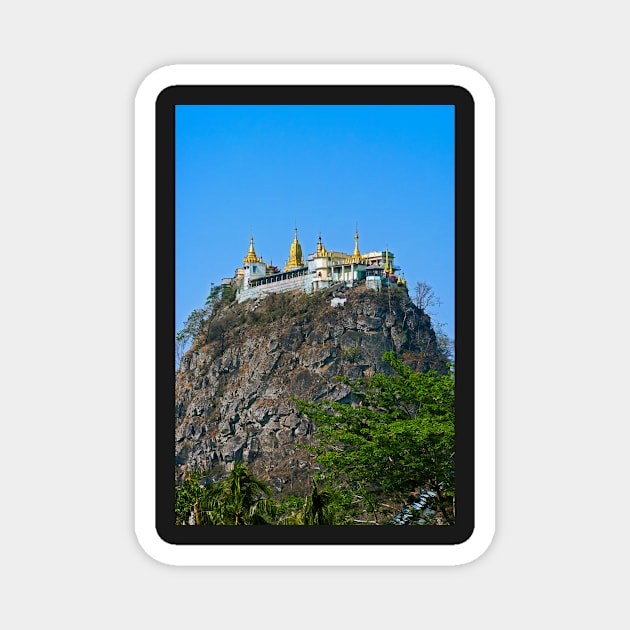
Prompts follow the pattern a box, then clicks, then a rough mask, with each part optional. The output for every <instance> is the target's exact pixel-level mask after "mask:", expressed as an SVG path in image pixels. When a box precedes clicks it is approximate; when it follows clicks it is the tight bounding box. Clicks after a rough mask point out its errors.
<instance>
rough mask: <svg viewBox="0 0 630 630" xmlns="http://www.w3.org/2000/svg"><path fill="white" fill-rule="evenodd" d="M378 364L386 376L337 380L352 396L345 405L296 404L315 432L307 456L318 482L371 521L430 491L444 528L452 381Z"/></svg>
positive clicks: (450, 484)
mask: <svg viewBox="0 0 630 630" xmlns="http://www.w3.org/2000/svg"><path fill="white" fill-rule="evenodd" d="M383 359H384V360H385V361H387V362H388V363H389V365H390V366H391V367H392V368H393V370H394V374H393V375H387V374H375V375H374V376H372V377H371V378H369V379H357V380H350V379H348V378H345V377H342V378H340V380H341V381H342V382H344V383H345V384H346V385H348V386H349V387H350V389H351V390H352V393H353V394H354V402H353V403H352V404H348V403H336V402H330V401H324V402H323V403H321V404H318V403H310V402H305V401H298V407H299V408H300V410H301V411H302V413H304V414H306V415H307V416H308V417H309V418H311V419H312V420H314V421H315V424H316V426H317V432H316V434H315V437H316V445H315V446H314V447H311V450H313V451H314V452H315V453H316V455H317V460H318V461H319V462H320V463H321V464H322V465H323V467H324V474H325V477H326V479H327V480H328V481H332V482H334V483H335V484H336V485H337V487H338V488H340V489H344V490H345V491H346V492H347V493H351V494H352V495H353V497H354V500H355V501H357V500H358V501H360V502H361V503H362V505H363V508H364V510H365V511H366V512H369V513H371V514H372V516H373V519H374V521H375V522H384V519H385V520H387V518H391V516H392V514H395V513H397V512H398V511H399V510H400V507H401V506H404V505H406V504H408V503H409V502H410V500H411V497H413V496H417V494H418V492H420V491H422V490H431V491H432V492H433V493H434V495H435V508H436V511H437V513H438V514H439V516H440V519H439V522H441V523H445V524H447V523H452V522H453V519H454V514H453V508H452V506H453V499H454V492H455V476H454V457H455V392H454V374H453V373H452V372H450V373H448V374H445V375H444V374H438V373H436V372H432V371H431V372H424V373H423V372H415V371H413V370H412V369H411V368H410V367H408V366H406V365H405V364H403V362H402V361H401V360H400V359H399V358H398V357H396V355H395V354H394V353H393V352H388V353H385V354H384V355H383ZM391 502H393V503H394V504H395V505H390V503H391ZM386 515H388V516H386Z"/></svg>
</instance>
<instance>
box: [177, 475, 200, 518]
mask: <svg viewBox="0 0 630 630" xmlns="http://www.w3.org/2000/svg"><path fill="white" fill-rule="evenodd" d="M200 481H201V475H200V474H199V473H198V472H192V473H191V474H190V475H188V476H187V477H186V479H184V481H183V482H182V483H181V484H180V485H179V486H177V487H176V488H175V524H176V525H191V524H195V521H196V513H197V507H198V505H199V502H200V501H201V500H202V499H203V497H204V496H205V495H206V494H207V489H206V488H205V487H204V486H202V485H201V483H200Z"/></svg>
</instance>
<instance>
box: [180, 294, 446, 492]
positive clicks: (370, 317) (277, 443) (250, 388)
mask: <svg viewBox="0 0 630 630" xmlns="http://www.w3.org/2000/svg"><path fill="white" fill-rule="evenodd" d="M335 298H339V299H337V300H335V302H336V303H337V305H336V306H332V305H331V302H332V300H333V299H335ZM344 300H345V302H344ZM388 350H395V351H396V352H397V353H398V355H399V356H401V358H403V360H404V361H405V362H406V363H407V364H409V365H411V366H412V367H414V369H418V370H426V369H429V368H433V369H438V370H442V369H444V364H445V360H444V357H443V355H442V353H441V352H440V350H439V348H438V345H437V343H436V338H435V334H434V332H433V330H432V328H431V322H430V318H429V317H428V316H427V315H426V314H424V313H423V312H422V311H421V310H420V309H418V308H417V307H416V306H415V305H414V304H413V302H412V301H411V299H410V298H409V296H408V294H407V290H406V289H405V288H404V287H391V288H389V289H384V290H383V291H382V292H379V293H377V292H375V291H372V290H371V289H366V288H365V286H361V285H360V286H358V287H355V288H345V289H344V288H336V289H335V288H333V289H331V290H327V291H319V292H316V293H313V294H304V293H299V292H297V293H281V294H273V295H269V296H267V297H265V298H264V299H258V300H252V301H248V302H243V303H242V304H238V303H236V302H235V301H231V302H230V301H229V300H228V299H226V298H224V299H223V300H221V301H220V302H219V303H218V304H217V307H216V308H215V310H214V313H213V315H212V316H211V317H210V318H209V321H208V323H207V326H206V327H205V329H204V332H203V334H202V335H201V336H200V337H199V338H198V339H197V341H196V342H195V344H193V348H192V349H191V350H189V351H188V353H187V354H186V355H185V356H184V357H183V359H182V361H181V364H180V367H179V369H178V371H177V375H176V400H175V402H176V405H175V442H176V452H175V461H176V467H175V478H176V481H177V482H178V481H180V480H181V479H182V478H183V476H184V475H185V474H186V473H187V472H188V471H191V470H203V471H207V473H208V475H209V477H211V478H213V479H218V478H220V477H222V476H223V475H225V474H226V472H227V471H229V469H230V466H231V463H232V462H235V461H244V462H245V463H246V465H247V466H248V468H249V469H250V470H251V471H252V472H253V473H254V474H255V475H257V476H258V477H259V478H261V479H263V480H265V481H267V482H268V483H270V485H271V486H272V488H273V489H274V491H275V492H276V493H278V494H291V493H295V494H302V493H303V492H304V491H305V490H306V489H307V488H308V483H309V478H310V477H311V476H312V475H313V472H314V467H315V466H316V464H315V462H314V461H313V459H312V458H311V456H310V455H309V453H308V452H307V451H305V450H304V449H303V448H299V446H298V444H299V443H305V444H308V443H310V441H311V439H312V435H313V429H314V427H313V425H312V423H311V421H310V420H308V419H307V418H305V417H304V416H302V415H300V414H299V413H298V411H297V407H296V404H295V402H294V401H293V397H295V398H299V399H304V400H310V401H321V400H324V399H328V400H335V401H350V391H349V389H348V388H347V386H345V385H343V384H342V383H339V382H338V381H337V380H336V379H335V377H336V376H338V375H345V376H348V377H351V378H356V377H367V376H371V375H372V374H374V373H376V372H388V371H390V369H389V366H388V365H387V364H385V363H383V361H382V355H383V353H384V352H386V351H388Z"/></svg>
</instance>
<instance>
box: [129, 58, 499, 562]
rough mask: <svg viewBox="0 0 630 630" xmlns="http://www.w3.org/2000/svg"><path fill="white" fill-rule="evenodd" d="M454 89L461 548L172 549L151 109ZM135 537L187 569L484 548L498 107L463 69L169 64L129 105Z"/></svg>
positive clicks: (490, 518)
mask: <svg viewBox="0 0 630 630" xmlns="http://www.w3.org/2000/svg"><path fill="white" fill-rule="evenodd" d="M213 84H219V85H241V84H248V85H274V84H275V85H280V84H284V85H300V84H311V85H317V84H320V85H361V84H362V85H395V84H401V85H456V86H461V87H463V88H464V89H466V90H468V92H469V93H470V94H471V95H472V97H473V100H474V102H475V348H476V350H475V528H474V531H473V534H472V535H471V536H470V538H469V539H468V540H466V541H465V542H463V543H460V544H458V545H174V544H170V543H166V542H164V541H163V540H162V539H161V538H160V537H159V536H158V534H157V531H156V527H155V481H156V480H155V379H154V375H155V357H156V353H155V282H156V278H155V102H156V99H157V97H158V95H159V94H160V92H161V91H162V90H164V89H165V88H167V87H170V86H174V85H213ZM134 240H135V313H134V319H135V347H134V351H135V364H134V374H135V401H134V411H135V531H136V536H137V538H138V541H139V543H140V545H141V547H142V548H143V549H144V551H145V552H146V553H147V554H148V555H149V556H151V557H152V558H153V559H155V560H157V561H159V562H162V563H165V564H170V565H187V566H439V565H442V566H447V565H460V564H466V563H468V562H471V561H473V560H475V559H477V558H478V557H479V556H481V555H482V554H483V553H484V552H485V551H486V549H487V548H488V547H489V546H490V543H491V542H492V538H493V536H494V530H495V101H494V95H493V92H492V89H491V88H490V85H489V84H488V82H487V81H486V80H485V79H484V78H483V77H482V76H481V75H480V74H479V73H478V72H477V71H475V70H472V69H471V68H468V67H466V66H460V65H448V64H444V65H442V64H436V65H433V64H432V65H422V64H421V65H416V64H400V65H398V64H393V65H390V64H376V65H375V64H357V65H354V64H352V65H346V64H339V65H328V64H312V65H311V64H295V65H292V64H278V65H266V64H263V65H241V64H236V65H231V64H225V65H223V64H220V65H205V64H203V65H172V66H165V67H163V68H159V69H157V70H155V71H154V72H152V73H151V74H149V75H148V76H147V77H146V78H145V79H144V81H143V82H142V83H141V85H140V87H139V89H138V91H137V93H136V99H135V238H134Z"/></svg>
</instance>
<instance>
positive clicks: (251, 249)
mask: <svg viewBox="0 0 630 630" xmlns="http://www.w3.org/2000/svg"><path fill="white" fill-rule="evenodd" d="M250 262H262V258H258V256H256V251H255V250H254V237H253V236H250V237H249V251H248V252H247V256H245V258H243V264H244V265H246V264H247V263H250Z"/></svg>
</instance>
